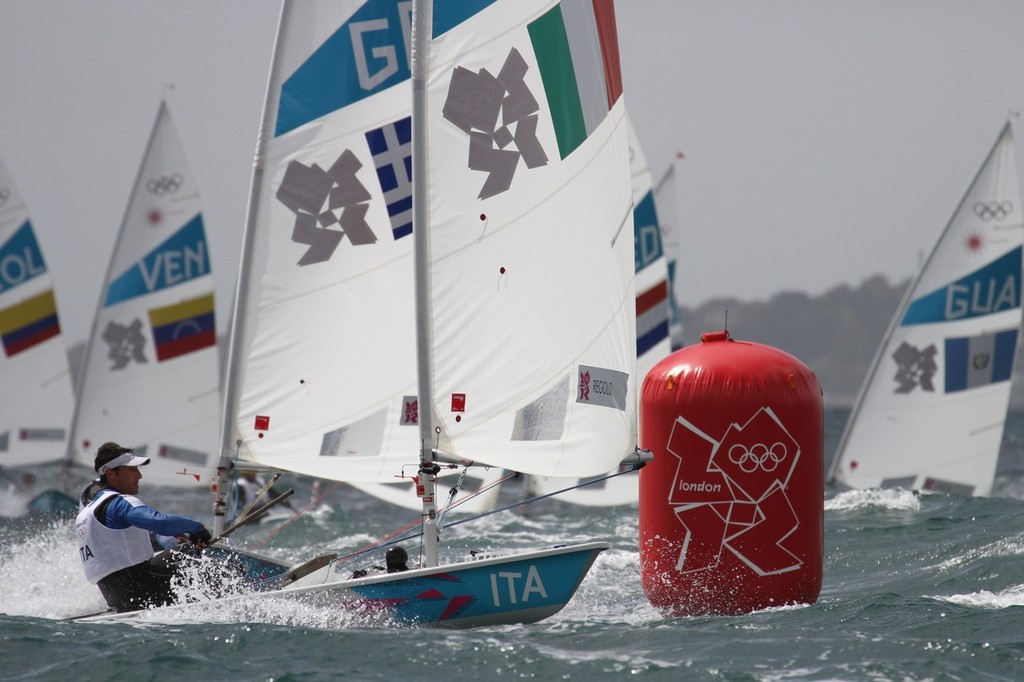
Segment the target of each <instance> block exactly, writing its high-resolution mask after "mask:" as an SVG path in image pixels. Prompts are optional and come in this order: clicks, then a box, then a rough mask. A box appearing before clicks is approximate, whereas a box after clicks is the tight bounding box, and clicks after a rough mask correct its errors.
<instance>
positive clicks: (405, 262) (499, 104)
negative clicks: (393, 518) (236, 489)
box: [105, 0, 637, 627]
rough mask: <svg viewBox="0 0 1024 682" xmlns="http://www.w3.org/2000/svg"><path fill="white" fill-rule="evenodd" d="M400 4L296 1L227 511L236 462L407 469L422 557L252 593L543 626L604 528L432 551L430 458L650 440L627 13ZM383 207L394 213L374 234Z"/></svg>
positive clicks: (255, 192) (257, 190) (537, 463)
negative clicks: (630, 140)
mask: <svg viewBox="0 0 1024 682" xmlns="http://www.w3.org/2000/svg"><path fill="white" fill-rule="evenodd" d="M409 7H410V3H408V2H398V1H397V0H391V1H387V2H381V1H377V0H371V1H369V2H365V3H361V2H354V1H350V2H340V1H338V0H330V1H322V2H301V3H286V4H284V5H283V9H282V18H281V25H280V28H279V36H278V43H277V46H276V50H275V56H274V66H273V69H272V74H271V78H270V84H269V86H268V96H267V104H266V110H265V113H264V117H263V124H262V130H261V136H260V138H261V145H260V151H259V153H258V154H257V157H256V158H257V164H256V167H255V169H254V177H253V185H252V190H251V199H250V205H249V219H248V220H247V232H246V236H245V239H244V244H243V252H242V263H241V266H240V269H239V284H238V292H237V296H236V303H235V305H236V308H235V315H234V319H233V323H232V326H231V329H232V333H231V343H230V349H229V353H230V355H229V363H228V365H229V371H228V373H227V378H228V379H227V385H226V386H225V390H226V400H225V404H226V407H227V409H226V410H225V413H226V415H225V428H224V434H223V440H224V443H223V460H222V466H221V473H222V475H221V476H220V478H219V481H218V485H217V490H218V507H221V506H222V505H223V497H222V496H223V494H224V491H225V489H226V474H227V471H228V470H229V469H231V468H239V467H245V468H250V467H256V466H258V467H265V468H271V469H278V470H285V471H291V472H297V473H302V474H307V475H311V476H316V477H320V478H332V479H336V480H342V481H365V482H371V483H373V482H385V481H388V480H391V479H392V478H393V477H394V475H395V474H396V473H401V471H402V470H403V468H406V469H410V470H411V471H413V472H415V473H416V474H417V475H418V476H419V477H420V484H421V485H422V486H423V489H424V494H423V510H422V514H423V522H422V541H423V552H422V556H421V567H420V568H414V569H412V570H409V571H407V572H404V573H397V574H384V575H371V576H367V577H364V578H356V579H351V580H349V579H347V578H349V570H348V569H347V568H346V566H345V565H343V564H342V563H340V562H334V563H332V564H331V565H329V566H326V567H324V568H322V569H320V570H318V571H315V572H313V573H310V574H309V575H307V576H305V577H303V578H301V579H299V580H297V581H295V582H294V583H293V584H292V585H291V586H289V587H286V588H284V589H281V590H276V591H272V592H268V593H262V594H264V595H266V594H273V595H275V596H277V597H292V598H295V599H300V600H308V601H314V602H316V603H324V604H329V605H331V607H332V608H338V607H339V605H340V607H341V608H344V609H353V608H355V609H368V610H370V611H371V612H376V613H380V612H382V611H383V612H385V613H388V614H390V615H391V616H392V617H393V618H395V619H396V620H398V621H400V622H411V623H420V624H437V625H443V626H446V627H471V626H477V625H488V624H501V623H524V622H533V621H536V620H539V619H542V618H545V617H547V616H550V615H552V614H553V613H556V612H557V611H559V610H560V609H561V608H562V607H563V606H564V605H565V603H566V602H567V601H568V600H569V599H570V598H571V597H572V595H573V594H574V592H575V590H576V588H577V587H578V586H579V584H580V582H581V581H582V580H583V577H584V576H585V575H586V573H587V571H588V570H589V568H590V566H591V565H592V564H593V562H594V561H595V559H596V558H597V555H598V554H599V553H600V552H602V551H604V550H605V549H607V548H608V546H609V545H608V544H607V543H604V542H590V543H583V544H578V545H569V546H564V545H560V546H557V547H554V548H547V549H541V550H537V551H533V552H525V553H521V554H513V555H500V556H490V557H488V558H470V557H466V558H465V559H461V560H456V561H453V562H451V563H445V564H443V565H439V549H438V531H439V529H438V524H437V510H436V507H435V505H434V493H435V487H434V486H435V474H436V473H437V471H438V469H439V468H440V467H441V466H443V465H444V462H446V461H454V462H460V461H461V462H470V461H479V462H482V463H484V464H486V465H488V466H493V467H500V468H510V467H513V466H514V468H515V469H518V470H521V471H524V472H527V473H533V474H539V475H553V476H569V477H579V476H590V475H596V474H599V473H601V472H604V471H608V470H610V469H611V468H612V467H613V466H615V465H616V464H617V463H618V462H620V461H621V460H622V459H623V458H624V457H636V456H637V453H636V401H635V399H634V395H635V392H636V369H635V367H636V336H635V333H636V322H635V310H634V303H635V299H634V297H635V292H634V265H633V262H632V261H633V258H632V255H633V245H632V242H631V241H630V236H631V235H632V232H633V227H632V210H631V198H630V186H629V175H628V174H629V168H628V163H627V162H626V159H627V146H626V145H627V142H626V129H625V125H624V121H623V116H624V108H623V100H622V97H621V77H620V74H619V65H618V46H617V37H616V31H615V23H614V10H613V6H612V3H611V2H610V1H606V0H598V1H597V2H595V3H593V4H580V3H575V2H569V3H558V2H555V1H553V0H531V1H530V2H524V1H522V0H493V1H488V0H483V1H482V2H476V3H472V4H471V5H470V4H466V3H454V2H438V3H436V7H433V3H430V2H422V3H420V2H414V3H412V7H414V8H415V9H414V12H413V16H412V18H411V21H410V15H409ZM410 28H411V30H410ZM410 33H411V35H412V42H413V47H412V48H411V49H410V48H409V47H408V46H409V42H408V38H409V35H410ZM371 39H372V41H371ZM371 56H372V57H374V59H373V60H371V59H370V58H371ZM410 73H411V74H413V75H412V79H413V81H414V83H415V85H414V87H412V88H410V82H409V81H410ZM496 73H498V74H501V79H500V81H498V80H496V77H495V76H494V75H492V74H496ZM495 88H497V90H495ZM410 91H411V92H412V93H415V97H414V107H413V116H412V120H410V119H409V116H408V114H407V113H403V112H405V110H406V107H407V104H406V102H407V101H408V98H409V96H410ZM496 91H497V92H503V93H505V95H504V96H503V97H500V98H494V99H490V98H486V97H481V96H480V95H482V94H485V93H494V92H496ZM388 110H391V111H395V112H397V116H396V117H389V116H387V115H385V113H384V112H386V111H388ZM337 113H342V114H343V115H336V114H337ZM410 143H411V144H413V145H414V148H412V149H410V146H409V145H410ZM455 150H462V152H463V153H455ZM413 164H415V168H416V172H415V173H413V174H412V178H413V183H414V184H413V185H412V186H410V185H409V184H408V178H409V173H410V171H411V166H412V165H413ZM428 179H429V181H428ZM414 196H415V200H413V197H414ZM410 202H411V204H410ZM410 206H411V207H412V209H413V210H414V211H415V217H413V215H412V214H411V213H410V212H409V209H410ZM376 213H380V214H387V215H388V216H389V219H390V223H389V224H390V225H391V228H392V229H391V230H388V231H386V232H385V233H378V232H375V231H374V229H373V228H372V227H371V226H372V225H378V224H380V222H379V221H378V220H376V219H373V220H372V221H370V220H367V219H366V216H369V215H372V214H376ZM414 226H415V230H414V229H413V228H414ZM410 237H412V241H414V244H413V245H412V246H407V245H406V244H407V242H408V241H410ZM410 259H411V260H412V261H413V263H414V264H415V267H410V262H409V261H410ZM414 270H415V274H416V277H415V279H414V280H412V282H411V283H408V284H405V283H402V282H403V280H405V278H409V279H411V278H412V277H413V272H414ZM396 281H398V282H399V283H400V284H399V285H397V286H396V285H395V282H396ZM405 281H406V282H408V281H409V280H405ZM409 291H415V292H416V296H415V300H414V301H411V300H409V296H408V295H407V292H409ZM409 338H413V339H415V341H416V346H415V352H414V353H409V352H408V351H409V349H408V347H407V340H408V339H409ZM409 355H411V358H410V357H406V356H409ZM221 523H222V522H221ZM168 608H170V609H175V608H180V607H168ZM130 617H132V616H131V614H116V615H113V616H105V618H130Z"/></svg>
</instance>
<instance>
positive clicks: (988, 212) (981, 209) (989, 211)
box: [974, 201, 1013, 220]
mask: <svg viewBox="0 0 1024 682" xmlns="http://www.w3.org/2000/svg"><path fill="white" fill-rule="evenodd" d="M1011 211H1013V202H1012V201H976V202H974V215H976V216H978V217H979V218H981V219H982V220H1002V219H1003V218H1005V217H1006V216H1008V215H1010V212H1011Z"/></svg>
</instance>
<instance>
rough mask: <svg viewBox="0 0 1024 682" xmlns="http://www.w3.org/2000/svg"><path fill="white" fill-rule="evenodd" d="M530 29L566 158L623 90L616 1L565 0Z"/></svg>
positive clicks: (602, 118) (562, 152)
mask: <svg viewBox="0 0 1024 682" xmlns="http://www.w3.org/2000/svg"><path fill="white" fill-rule="evenodd" d="M529 31H530V41H531V42H532V43H533V50H534V53H535V54H536V55H537V66H538V68H539V69H540V77H541V80H542V81H543V82H544V92H545V94H546V95H547V100H548V107H549V108H550V110H551V120H552V123H553V124H554V127H555V137H556V139H557V140H558V152H559V154H560V155H561V157H562V158H563V159H564V158H566V157H567V156H569V154H571V153H572V152H573V151H574V150H575V149H576V148H577V147H579V146H580V145H581V144H582V143H583V141H584V140H586V139H587V136H588V135H590V134H591V133H592V132H594V130H595V129H596V128H597V126H599V125H600V124H601V121H603V120H604V118H605V116H607V115H608V112H609V111H610V110H611V108H612V105H614V104H615V102H616V101H617V100H618V99H619V96H621V95H622V73H621V72H620V70H619V39H618V34H617V31H616V29H615V7H614V5H613V4H612V1H611V0H562V2H560V3H559V4H558V5H556V6H555V7H553V8H551V9H550V10H548V11H547V12H545V13H544V14H543V15H541V16H540V17H539V18H538V19H537V20H535V21H533V22H531V23H530V25H529Z"/></svg>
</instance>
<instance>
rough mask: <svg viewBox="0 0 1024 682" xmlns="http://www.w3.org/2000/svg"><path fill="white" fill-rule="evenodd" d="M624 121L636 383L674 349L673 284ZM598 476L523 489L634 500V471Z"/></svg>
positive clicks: (580, 500)
mask: <svg viewBox="0 0 1024 682" xmlns="http://www.w3.org/2000/svg"><path fill="white" fill-rule="evenodd" d="M626 123H627V129H628V131H629V162H630V174H631V176H632V185H633V228H634V251H635V253H634V262H635V269H636V336H637V339H636V353H637V381H638V382H639V383H638V385H639V384H641V383H642V382H643V377H645V376H646V375H647V372H649V371H650V370H651V368H653V367H654V365H656V364H657V363H658V362H659V361H660V360H661V359H663V358H664V357H665V356H667V355H668V354H669V353H670V352H671V350H672V349H671V346H670V341H669V321H670V319H671V314H670V304H669V301H670V299H671V284H670V281H669V278H668V269H667V259H666V252H665V248H664V244H663V243H662V236H663V235H664V229H663V227H662V219H661V212H660V208H661V207H660V204H659V199H658V197H656V196H655V193H654V188H653V183H652V179H651V171H650V168H649V167H648V165H647V159H646V157H645V156H644V153H643V148H642V147H641V146H640V139H639V137H638V136H637V135H636V131H635V129H634V128H633V124H632V119H631V118H630V117H629V116H628V114H627V116H626ZM637 399H639V396H637ZM610 473H612V472H609V474H610ZM598 478H601V479H604V480H598V481H596V482H592V483H588V484H587V485H585V486H583V487H574V486H576V485H577V484H579V483H581V482H582V481H580V480H579V479H564V478H552V477H546V476H543V477H542V476H528V477H526V481H525V486H526V493H527V495H529V496H540V495H549V494H552V493H556V492H558V493H559V494H558V497H557V499H558V500H559V501H561V502H566V503H568V504H577V505H581V506H588V507H614V506H620V505H626V504H636V502H637V496H638V493H639V490H638V481H637V476H636V475H635V474H623V475H621V476H613V477H610V478H606V477H605V476H601V477H598ZM559 491H562V492H559Z"/></svg>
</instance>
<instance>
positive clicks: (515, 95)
mask: <svg viewBox="0 0 1024 682" xmlns="http://www.w3.org/2000/svg"><path fill="white" fill-rule="evenodd" d="M433 11H434V15H433V24H432V38H433V39H432V40H431V41H430V45H429V65H430V68H429V72H428V74H427V78H428V82H427V84H426V87H427V90H426V95H427V97H426V145H427V159H426V162H427V163H426V166H425V167H426V169H427V176H428V178H427V185H428V193H427V196H426V198H427V205H426V206H422V207H419V206H418V207H417V211H419V210H420V208H422V209H423V210H424V211H425V212H426V215H427V226H426V229H428V231H429V244H428V245H427V246H428V254H427V255H428V260H429V263H428V265H429V276H428V277H427V278H425V279H426V280H427V281H422V282H419V284H421V285H424V286H427V287H428V289H427V290H426V298H427V301H426V302H427V304H428V308H429V314H428V315H423V314H422V312H421V318H420V322H421V325H425V326H426V327H427V328H426V329H423V330H421V341H420V342H421V343H422V344H424V345H425V346H426V353H425V354H422V355H421V357H422V358H424V359H426V358H429V366H428V367H421V371H425V372H426V374H427V375H428V376H429V381H428V382H427V383H428V384H429V385H430V387H431V388H430V395H429V396H427V398H428V400H427V401H421V404H420V408H421V409H420V415H419V416H420V418H421V419H426V418H427V417H428V416H429V417H430V418H431V422H432V424H433V426H434V428H433V429H430V433H431V434H436V442H435V443H434V444H433V445H436V447H437V449H438V451H440V452H443V453H448V454H449V455H450V456H454V457H461V458H468V459H473V460H476V461H482V462H486V463H489V464H493V465H497V466H505V467H509V468H512V469H515V470H517V471H520V472H523V473H530V474H539V475H549V476H576V477H578V476H587V475H594V474H599V473H601V472H605V471H608V470H610V469H611V468H612V467H614V466H615V465H616V464H618V462H619V461H621V459H622V458H623V456H624V455H625V454H627V453H629V452H632V451H633V450H634V448H635V444H636V433H635V431H636V427H635V425H636V398H635V393H636V387H637V385H638V384H637V377H636V320H635V294H634V291H635V278H634V264H633V244H632V239H631V237H632V236H633V212H632V201H631V191H630V181H629V156H628V148H627V130H626V125H625V109H624V103H623V99H622V97H621V78H620V75H619V72H618V47H617V40H616V37H615V24H614V16H613V14H614V12H613V8H612V5H611V3H610V2H599V3H592V2H577V1H575V0H567V1H566V2H561V3H559V2H552V1H550V0H523V1H521V2H495V3H487V2H480V3H472V4H469V3H462V4H460V3H452V2H444V3H434V8H433ZM414 111H415V109H414ZM418 198H419V197H417V200H418ZM417 234H418V237H417V238H419V233H417ZM421 291H422V290H421ZM422 385H423V384H422V379H421V386H422ZM424 403H426V404H424ZM427 406H432V408H433V412H432V413H431V412H430V411H428V410H426V409H424V408H425V407H427Z"/></svg>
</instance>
